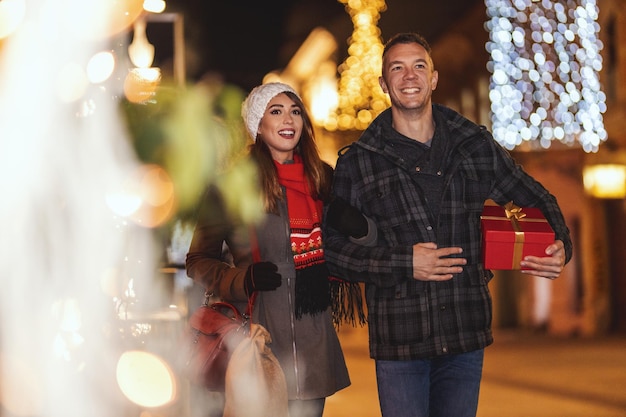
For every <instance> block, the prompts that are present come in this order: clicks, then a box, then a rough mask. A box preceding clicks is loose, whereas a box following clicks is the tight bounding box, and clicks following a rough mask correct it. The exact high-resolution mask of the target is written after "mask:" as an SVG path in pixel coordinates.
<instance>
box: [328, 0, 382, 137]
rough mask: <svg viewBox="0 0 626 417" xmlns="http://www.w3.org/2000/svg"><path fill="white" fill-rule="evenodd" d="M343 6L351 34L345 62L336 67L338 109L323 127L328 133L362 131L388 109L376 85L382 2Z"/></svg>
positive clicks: (347, 0)
mask: <svg viewBox="0 0 626 417" xmlns="http://www.w3.org/2000/svg"><path fill="white" fill-rule="evenodd" d="M339 2H340V3H344V4H345V5H346V10H347V11H348V13H349V14H350V17H351V19H352V24H353V25H354V31H353V32H352V37H350V39H349V40H348V44H349V45H348V55H349V56H348V58H347V59H346V60H345V61H344V62H343V63H342V64H341V65H340V66H339V68H338V71H339V73H340V74H341V77H340V79H339V105H338V108H337V109H336V110H335V111H334V112H332V113H331V114H330V115H329V117H328V119H327V120H326V121H325V123H324V127H325V128H326V129H327V130H330V131H334V130H337V129H339V130H351V129H356V130H364V129H365V128H366V127H367V126H368V125H369V123H370V122H371V121H372V120H374V118H375V117H376V116H377V115H378V114H379V113H380V112H382V111H383V110H384V109H386V108H387V107H388V106H389V100H388V98H387V96H386V95H385V94H384V93H383V91H382V90H381V88H380V85H379V84H378V74H380V68H381V66H382V52H383V45H382V41H381V36H380V29H379V28H378V26H377V23H378V19H379V18H380V12H381V11H384V10H385V9H386V8H387V5H386V4H385V1H384V0H339Z"/></svg>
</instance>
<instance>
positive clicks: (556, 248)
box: [520, 240, 565, 279]
mask: <svg viewBox="0 0 626 417" xmlns="http://www.w3.org/2000/svg"><path fill="white" fill-rule="evenodd" d="M546 255H548V256H546V257H539V256H526V257H524V259H523V260H522V262H521V263H520V265H521V266H522V267H524V268H528V269H524V270H522V273H524V274H529V275H534V276H537V277H543V278H548V279H555V278H558V276H559V275H561V272H562V271H563V267H564V266H565V246H564V245H563V242H562V241H560V240H555V241H554V243H553V244H551V245H550V246H548V247H547V248H546Z"/></svg>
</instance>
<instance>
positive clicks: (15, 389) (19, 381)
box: [0, 353, 44, 416]
mask: <svg viewBox="0 0 626 417" xmlns="http://www.w3.org/2000/svg"><path fill="white" fill-rule="evenodd" d="M0 363H1V364H2V367H0V372H1V374H0V375H1V377H0V403H1V404H2V408H3V412H2V415H5V411H8V413H10V414H11V415H15V416H37V415H41V413H42V412H43V411H44V410H43V398H44V386H43V384H44V379H43V378H42V375H41V372H42V370H41V369H37V365H36V363H37V362H36V361H32V360H29V359H28V357H26V356H18V355H8V354H6V353H3V354H1V355H0Z"/></svg>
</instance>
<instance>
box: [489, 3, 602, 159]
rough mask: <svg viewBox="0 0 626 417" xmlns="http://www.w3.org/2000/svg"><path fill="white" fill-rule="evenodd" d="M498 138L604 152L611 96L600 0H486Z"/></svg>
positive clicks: (516, 143)
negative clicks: (603, 81)
mask: <svg viewBox="0 0 626 417" xmlns="http://www.w3.org/2000/svg"><path fill="white" fill-rule="evenodd" d="M485 4H486V6H487V15H488V17H489V19H488V21H487V22H486V24H485V27H486V29H487V30H488V31H489V33H490V41H489V42H487V45H486V49H487V51H488V52H489V54H490V55H491V60H490V61H489V63H488V64H487V68H488V70H489V71H490V72H491V74H492V76H491V83H490V95H489V97H490V99H491V103H492V104H491V113H492V128H493V133H494V137H495V139H496V140H497V141H498V142H499V143H500V144H502V145H503V146H504V147H506V148H507V149H513V148H515V147H516V146H519V145H522V144H527V145H530V147H531V148H533V149H534V148H543V149H547V148H549V147H550V146H551V145H552V143H553V141H555V140H556V141H560V142H562V143H565V144H567V145H574V144H579V145H581V146H582V148H583V149H584V150H585V152H596V151H597V150H598V147H599V145H600V143H602V142H603V141H605V140H606V138H607V132H606V130H605V129H604V124H603V118H602V114H603V113H604V112H605V111H606V104H605V101H606V96H605V94H604V93H603V92H602V90H601V86H600V81H599V75H598V72H599V71H600V70H601V69H602V57H601V56H600V50H601V49H602V43H601V42H600V40H599V39H598V32H599V29H600V28H599V24H598V23H597V18H598V7H597V5H596V2H595V0H567V1H551V0H543V1H541V2H536V1H531V0H514V1H507V0H504V1H503V0H485Z"/></svg>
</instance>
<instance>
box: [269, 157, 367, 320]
mask: <svg viewBox="0 0 626 417" xmlns="http://www.w3.org/2000/svg"><path fill="white" fill-rule="evenodd" d="M293 159H294V162H293V163H290V164H280V163H278V162H276V161H274V165H276V170H277V172H278V182H279V183H280V185H282V186H283V187H285V190H286V199H287V212H288V214H289V226H290V228H291V249H292V252H293V259H294V262H295V265H296V288H295V293H296V303H295V304H296V305H295V314H296V318H301V317H302V315H303V314H312V315H314V314H317V313H321V312H323V311H326V309H328V307H329V306H332V317H333V323H334V324H335V325H336V326H337V327H339V325H340V323H341V322H343V321H348V322H351V323H352V325H353V326H354V325H355V324H356V320H357V318H358V320H359V322H360V324H361V325H363V324H365V322H366V318H365V313H364V311H363V301H362V297H361V288H360V286H359V284H358V283H357V282H348V281H344V280H340V279H337V278H330V277H329V274H328V269H327V268H326V264H325V263H324V249H323V245H322V231H321V223H322V210H323V202H322V201H321V200H319V199H316V198H313V196H312V194H311V190H310V187H309V184H308V183H307V181H306V177H305V176H304V165H303V164H302V158H301V157H300V155H294V158H293Z"/></svg>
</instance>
